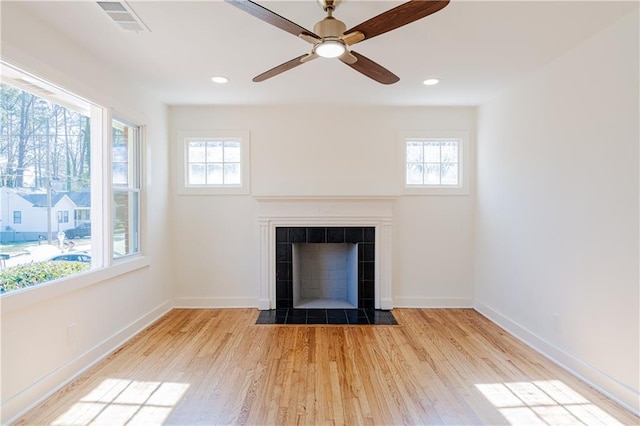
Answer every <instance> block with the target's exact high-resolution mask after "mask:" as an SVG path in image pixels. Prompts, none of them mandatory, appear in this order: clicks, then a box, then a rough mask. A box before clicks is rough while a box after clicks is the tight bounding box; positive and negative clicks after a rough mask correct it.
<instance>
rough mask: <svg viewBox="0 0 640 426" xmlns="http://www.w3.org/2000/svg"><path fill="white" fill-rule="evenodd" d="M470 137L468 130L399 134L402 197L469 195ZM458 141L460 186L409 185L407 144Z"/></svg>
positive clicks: (399, 173)
mask: <svg viewBox="0 0 640 426" xmlns="http://www.w3.org/2000/svg"><path fill="white" fill-rule="evenodd" d="M469 139H470V135H469V131H467V130H417V131H400V132H398V142H397V145H398V186H399V193H400V194H401V195H469V194H470V175H471V173H470V171H471V155H470V148H469V145H470V140H469ZM429 140H433V141H443V140H457V141H458V184H457V185H448V184H444V185H443V184H437V185H434V184H421V185H416V184H408V183H407V178H406V168H407V143H408V142H411V141H425V142H426V141H429Z"/></svg>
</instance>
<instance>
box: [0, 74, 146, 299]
mask: <svg viewBox="0 0 640 426" xmlns="http://www.w3.org/2000/svg"><path fill="white" fill-rule="evenodd" d="M2 67H3V69H2V71H3V72H2V75H1V77H2V84H1V90H2V98H1V99H2V100H1V104H0V254H2V255H3V258H5V257H6V260H5V263H4V265H3V268H2V269H0V295H2V294H3V293H8V292H12V291H15V290H19V289H21V288H24V287H31V286H35V285H37V284H40V283H42V282H44V281H51V280H56V279H59V278H64V277H68V276H70V275H74V274H78V273H84V272H86V271H89V270H90V269H97V268H108V267H110V266H112V265H113V264H114V263H115V262H116V261H117V260H115V259H116V258H121V257H124V256H129V255H133V254H137V253H140V232H139V230H140V210H141V209H140V199H141V194H140V191H141V177H140V172H141V155H140V151H141V148H140V147H141V144H142V142H141V137H142V132H141V127H140V126H137V125H133V124H131V123H128V122H127V121H124V120H112V119H111V114H110V112H109V110H108V109H107V108H104V107H100V106H96V105H93V104H91V103H89V102H87V101H85V100H84V99H81V98H79V97H77V96H75V95H72V94H70V93H68V92H66V91H65V90H63V89H61V88H59V87H56V86H54V85H52V84H50V83H48V82H46V81H43V80H41V79H39V78H37V77H35V76H32V75H29V74H27V73H24V72H22V71H21V70H19V69H17V68H15V67H13V66H11V65H10V64H5V63H2ZM72 215H73V216H72ZM17 224H19V225H20V226H17V227H16V226H15V225H17Z"/></svg>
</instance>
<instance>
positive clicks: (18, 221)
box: [13, 210, 22, 225]
mask: <svg viewBox="0 0 640 426" xmlns="http://www.w3.org/2000/svg"><path fill="white" fill-rule="evenodd" d="M16 213H17V214H16ZM16 219H18V220H17V221H16ZM13 225H22V210H13Z"/></svg>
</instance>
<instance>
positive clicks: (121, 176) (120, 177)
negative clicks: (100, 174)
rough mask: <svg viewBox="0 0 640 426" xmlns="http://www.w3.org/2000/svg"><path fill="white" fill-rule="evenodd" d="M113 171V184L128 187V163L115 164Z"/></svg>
mask: <svg viewBox="0 0 640 426" xmlns="http://www.w3.org/2000/svg"><path fill="white" fill-rule="evenodd" d="M112 169H113V171H112V180H113V184H114V185H125V186H126V185H127V184H128V183H129V165H128V164H127V163H113V164H112Z"/></svg>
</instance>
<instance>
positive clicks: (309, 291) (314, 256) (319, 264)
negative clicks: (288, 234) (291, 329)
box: [292, 243, 358, 309]
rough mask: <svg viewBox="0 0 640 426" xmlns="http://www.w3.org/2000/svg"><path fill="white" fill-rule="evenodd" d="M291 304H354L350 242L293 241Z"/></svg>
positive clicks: (355, 278) (354, 273) (352, 247)
mask: <svg viewBox="0 0 640 426" xmlns="http://www.w3.org/2000/svg"><path fill="white" fill-rule="evenodd" d="M292 263H293V265H292V267H293V276H292V278H293V279H292V281H293V307H294V308H307V309H312V308H313V309H315V308H317V309H332V308H335V309H341V308H345V309H353V308H357V307H358V246H357V244H353V243H334V244H332V243H325V244H313V243H303V244H293V245H292Z"/></svg>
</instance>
